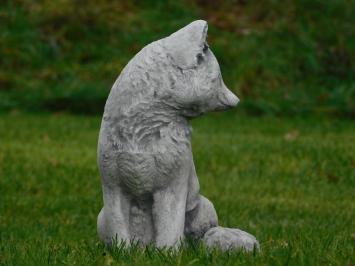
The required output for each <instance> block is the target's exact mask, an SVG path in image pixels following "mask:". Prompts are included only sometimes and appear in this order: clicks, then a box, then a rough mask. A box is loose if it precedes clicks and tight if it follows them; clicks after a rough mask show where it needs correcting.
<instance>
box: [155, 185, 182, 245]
mask: <svg viewBox="0 0 355 266" xmlns="http://www.w3.org/2000/svg"><path fill="white" fill-rule="evenodd" d="M180 181H182V180H180ZM182 183H183V184H177V185H176V186H175V185H171V186H169V187H167V188H165V189H162V190H160V191H157V192H156V193H154V195H153V199H154V203H153V220H154V228H155V243H156V246H157V247H174V248H177V247H178V246H179V245H180V241H181V240H182V239H183V237H184V225H185V207H186V196H187V182H182Z"/></svg>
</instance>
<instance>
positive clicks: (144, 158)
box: [116, 128, 192, 195]
mask: <svg viewBox="0 0 355 266" xmlns="http://www.w3.org/2000/svg"><path fill="white" fill-rule="evenodd" d="M116 162H117V170H118V178H119V182H120V183H121V184H122V185H124V186H125V187H126V188H127V189H128V190H129V191H130V192H131V193H132V194H136V195H141V194H146V193H151V192H153V191H155V190H158V189H160V188H162V187H164V186H167V185H169V183H170V182H172V181H173V180H174V179H176V178H179V179H186V180H187V178H188V175H189V173H190V169H191V164H192V153H191V144H190V138H189V135H188V132H185V131H183V130H176V129H174V130H171V129H169V128H166V129H163V130H160V131H159V135H158V136H155V137H154V138H153V139H152V140H150V141H149V142H148V144H145V147H144V149H136V150H130V151H121V152H119V153H118V156H117V158H116ZM182 181H183V180H182Z"/></svg>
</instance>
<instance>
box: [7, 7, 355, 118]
mask: <svg viewBox="0 0 355 266" xmlns="http://www.w3.org/2000/svg"><path fill="white" fill-rule="evenodd" d="M354 14H355V2H354V1H352V0H350V1H349V0H327V1H323V0H319V1H317V0H311V1H310V0H299V1H291V0H285V1H272V0H262V1H256V0H255V1H247V0H239V1H214V0H198V1H160V0H156V1H152V0H151V1H109V0H98V1H81V0H73V1H69V0H42V1H34V0H33V1H31V0H22V1H20V0H14V1H6V0H5V1H2V2H1V4H0V33H1V35H0V54H1V59H0V110H11V109H27V110H31V111H38V110H49V111H61V110H69V111H72V112H79V113H101V112H102V109H103V105H104V103H105V99H106V97H107V95H108V91H109V89H110V87H111V85H112V83H113V82H114V80H115V79H116V77H117V76H118V74H119V73H120V71H121V70H122V68H123V67H124V66H125V64H126V63H127V62H128V61H129V59H130V58H131V57H132V56H133V55H134V54H135V53H137V52H138V51H139V50H140V49H141V48H142V47H143V46H145V45H146V44H148V43H150V42H152V41H154V40H156V39H159V38H162V37H164V36H166V35H168V34H170V33H172V32H174V31H176V30H177V29H179V28H181V27H183V26H185V25H186V24H188V23H190V22H191V21H193V20H196V19H205V20H207V21H208V23H209V44H210V46H211V48H212V50H213V51H214V53H215V54H216V56H217V58H218V60H219V62H220V65H221V68H222V74H223V77H224V79H225V82H226V84H227V86H228V87H229V88H230V89H231V90H233V91H234V92H236V93H237V94H238V96H239V97H240V98H241V104H240V110H243V111H245V112H247V113H250V114H264V113H267V114H283V115H294V114H308V113H321V114H331V115H337V116H351V117H354V115H355V103H354V99H355V63H354V62H355V26H354V25H355V16H354Z"/></svg>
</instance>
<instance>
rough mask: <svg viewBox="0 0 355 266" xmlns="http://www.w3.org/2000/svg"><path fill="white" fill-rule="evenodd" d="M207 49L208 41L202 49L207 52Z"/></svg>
mask: <svg viewBox="0 0 355 266" xmlns="http://www.w3.org/2000/svg"><path fill="white" fill-rule="evenodd" d="M207 50H208V44H207V43H205V44H204V45H203V49H202V51H203V52H204V53H206V52H207Z"/></svg>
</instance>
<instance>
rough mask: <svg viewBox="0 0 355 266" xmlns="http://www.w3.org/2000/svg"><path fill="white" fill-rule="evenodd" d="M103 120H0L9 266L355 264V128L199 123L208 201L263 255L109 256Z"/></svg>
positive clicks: (2, 251) (228, 116) (227, 117)
mask: <svg viewBox="0 0 355 266" xmlns="http://www.w3.org/2000/svg"><path fill="white" fill-rule="evenodd" d="M99 126H100V118H99V117H85V116H73V115H68V114H42V115H35V114H23V113H21V112H13V113H10V114H2V115H0V264H4V265H44V264H49V265H54V264H68V265H74V264H79V265H92V264H98V265H110V264H121V265H123V264H126V265H167V264H168V265H207V264H212V265H234V264H244V265H253V264H256V265H351V264H353V263H355V257H354V241H355V235H354V234H355V226H354V221H355V203H354V195H355V124H354V123H353V121H350V120H335V119H324V118H318V117H304V118H301V117H299V118H294V119H289V118H273V117H261V118H250V117H245V116H240V115H238V113H234V112H229V113H224V114H211V115H208V116H206V117H203V118H200V119H198V120H196V121H194V122H193V126H194V132H193V152H194V157H195V163H196V167H197V172H198V175H199V178H200V183H201V192H202V193H203V194H204V195H206V196H207V197H208V198H210V199H211V200H212V201H213V202H214V204H215V207H216V209H217V212H218V215H219V221H220V224H221V225H223V226H229V227H238V228H241V229H244V230H246V231H248V232H250V233H252V234H254V235H255V236H256V237H257V238H258V239H259V241H260V243H261V252H260V253H257V254H248V255H247V254H243V253H238V252H237V253H233V252H231V253H221V252H219V251H213V252H210V253H209V252H207V251H206V250H205V249H204V248H203V247H202V246H200V245H199V244H198V243H190V244H189V245H188V246H187V247H185V248H183V249H181V250H180V251H179V252H177V253H176V254H173V253H171V252H169V251H159V250H155V249H153V248H151V247H150V248H148V249H146V250H142V249H140V248H137V247H135V248H131V249H122V248H117V249H114V250H108V249H106V248H104V247H103V246H102V245H101V244H100V243H99V241H98V238H97V235H96V216H97V214H98V212H99V210H100V208H101V206H102V194H101V188H100V181H99V175H98V171H97V166H96V143H97V136H98V130H99Z"/></svg>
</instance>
